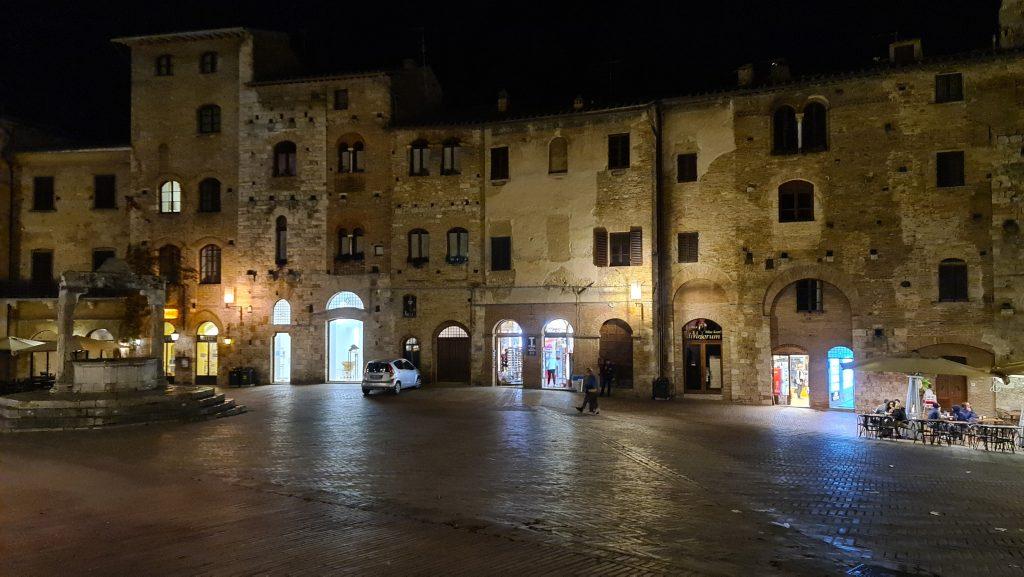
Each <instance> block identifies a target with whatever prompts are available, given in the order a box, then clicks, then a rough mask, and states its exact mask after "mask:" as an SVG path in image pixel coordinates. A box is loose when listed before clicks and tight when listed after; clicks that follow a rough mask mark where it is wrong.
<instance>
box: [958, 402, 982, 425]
mask: <svg viewBox="0 0 1024 577" xmlns="http://www.w3.org/2000/svg"><path fill="white" fill-rule="evenodd" d="M960 416H961V417H962V418H961V419H960V420H961V421H967V422H968V423H974V422H976V421H977V420H978V419H980V417H979V416H978V413H975V412H974V409H972V408H971V404H970V403H968V402H964V406H963V408H962V409H960Z"/></svg>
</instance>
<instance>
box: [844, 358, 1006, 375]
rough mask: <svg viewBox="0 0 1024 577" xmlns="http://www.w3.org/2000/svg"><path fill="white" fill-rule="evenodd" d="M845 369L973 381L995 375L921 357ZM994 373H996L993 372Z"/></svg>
mask: <svg viewBox="0 0 1024 577" xmlns="http://www.w3.org/2000/svg"><path fill="white" fill-rule="evenodd" d="M843 368H846V369H854V370H858V371H865V372H869V373H904V374H907V375H954V376H960V377H968V378H971V379H986V378H991V377H992V376H993V375H992V373H990V372H989V371H986V370H984V369H978V368H975V367H972V366H970V365H962V364H960V363H958V362H956V361H951V360H949V359H943V358H929V357H919V356H905V357H875V358H871V359H864V360H862V361H856V362H853V363H848V364H843ZM993 372H994V371H993Z"/></svg>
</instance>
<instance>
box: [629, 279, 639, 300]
mask: <svg viewBox="0 0 1024 577" xmlns="http://www.w3.org/2000/svg"><path fill="white" fill-rule="evenodd" d="M641 296H642V293H641V292H640V283H639V282H638V281H633V282H632V283H630V285H629V300H631V301H639V300H640V297H641ZM638 304H639V303H638Z"/></svg>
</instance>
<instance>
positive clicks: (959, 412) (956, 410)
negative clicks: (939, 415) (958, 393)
mask: <svg viewBox="0 0 1024 577" xmlns="http://www.w3.org/2000/svg"><path fill="white" fill-rule="evenodd" d="M963 412H964V410H963V407H961V406H960V405H953V409H952V410H951V411H950V412H949V414H951V415H953V420H954V421H964V420H966V419H964V418H963Z"/></svg>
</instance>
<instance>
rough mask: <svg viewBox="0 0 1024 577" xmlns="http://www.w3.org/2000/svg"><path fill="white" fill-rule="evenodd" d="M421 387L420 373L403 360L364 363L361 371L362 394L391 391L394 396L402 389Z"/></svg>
mask: <svg viewBox="0 0 1024 577" xmlns="http://www.w3.org/2000/svg"><path fill="white" fill-rule="evenodd" d="M422 385H423V381H422V379H420V371H419V369H417V368H416V366H415V365H413V364H412V363H410V362H409V361H407V360H405V359H391V360H386V359H381V360H376V361H370V362H368V363H366V370H364V371H363V394H364V395H369V394H370V391H373V390H378V391H392V392H393V393H395V394H396V395H397V394H398V393H400V392H402V389H408V388H409V387H415V388H417V389H418V388H420V387H421V386H422Z"/></svg>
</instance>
